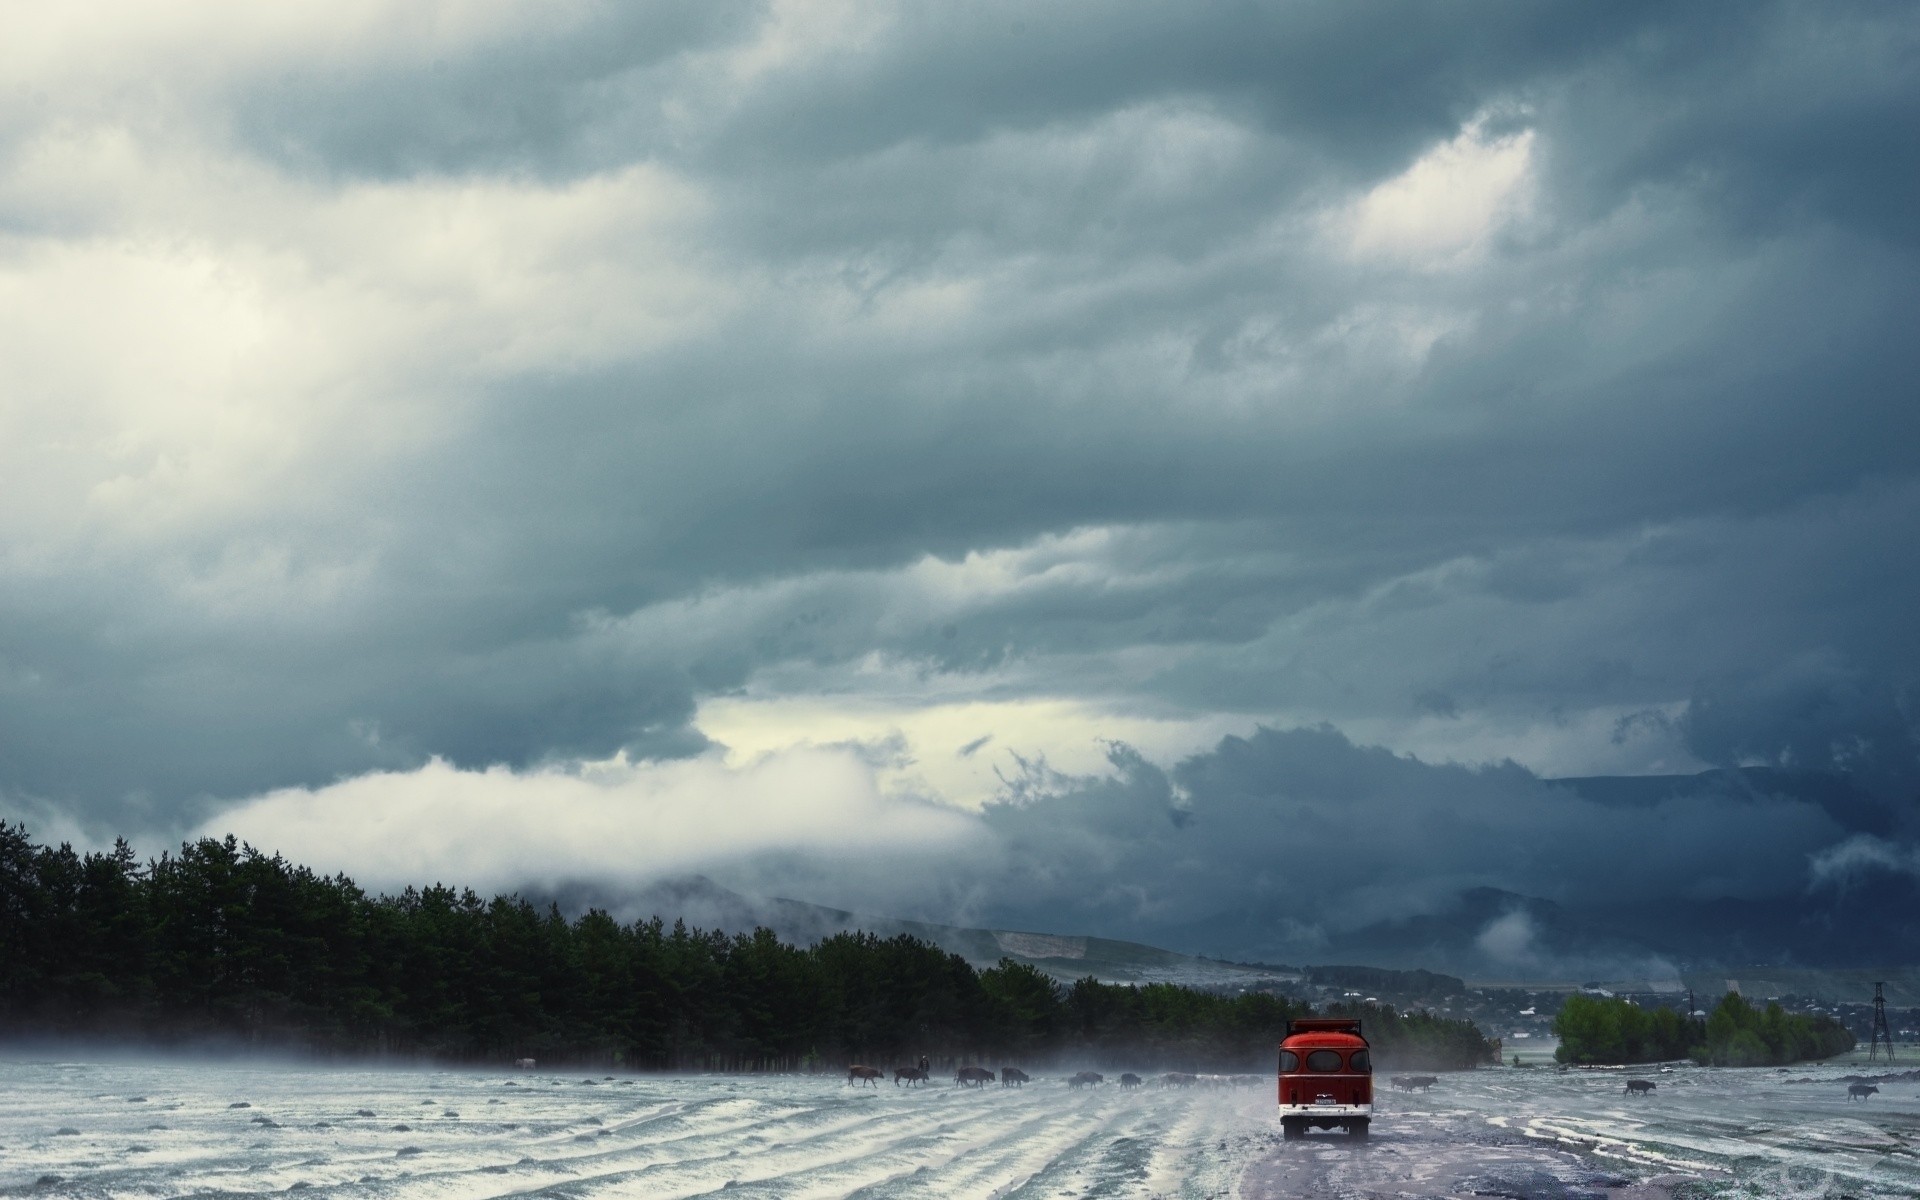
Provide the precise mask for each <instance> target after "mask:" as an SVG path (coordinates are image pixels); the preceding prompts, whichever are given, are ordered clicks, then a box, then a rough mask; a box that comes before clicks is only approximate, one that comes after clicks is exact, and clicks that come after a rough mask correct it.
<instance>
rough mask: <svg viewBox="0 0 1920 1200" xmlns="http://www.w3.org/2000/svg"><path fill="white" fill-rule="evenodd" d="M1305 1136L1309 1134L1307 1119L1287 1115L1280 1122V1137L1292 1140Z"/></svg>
mask: <svg viewBox="0 0 1920 1200" xmlns="http://www.w3.org/2000/svg"><path fill="white" fill-rule="evenodd" d="M1305 1136H1307V1123H1306V1122H1305V1121H1300V1120H1296V1119H1294V1118H1293V1117H1287V1118H1285V1119H1284V1120H1282V1121H1281V1122H1280V1137H1281V1138H1282V1139H1283V1140H1285V1141H1289V1142H1291V1141H1293V1140H1294V1139H1296V1138H1303V1137H1305Z"/></svg>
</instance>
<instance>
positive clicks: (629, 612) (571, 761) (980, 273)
mask: <svg viewBox="0 0 1920 1200" xmlns="http://www.w3.org/2000/svg"><path fill="white" fill-rule="evenodd" d="M8 24H9V28H10V32H9V36H8V37H7V38H5V39H0V81H4V82H0V811H4V812H6V813H7V814H9V815H10V816H11V817H13V818H14V819H17V820H23V821H25V822H27V823H28V825H29V827H30V828H31V829H32V830H33V831H34V832H35V833H36V834H37V835H39V836H42V837H71V838H74V839H76V840H77V841H80V842H82V843H85V844H99V843H101V842H102V841H110V840H111V838H112V837H113V836H114V835H116V834H126V835H128V836H129V837H131V838H132V839H133V840H134V841H135V842H136V844H138V845H140V846H141V847H142V848H143V849H146V850H150V851H157V850H158V849H159V848H161V847H162V846H164V845H165V844H166V842H167V841H168V840H169V839H173V838H178V837H181V836H186V835H190V834H194V833H198V832H210V833H224V832H227V831H229V830H231V831H234V832H237V833H239V834H241V835H242V836H245V837H247V838H249V839H251V840H253V841H254V842H255V843H257V844H260V845H262V846H266V847H270V848H273V849H278V850H281V851H284V852H285V853H287V854H288V855H290V856H292V857H295V858H298V859H301V860H303V861H308V862H313V863H315V864H316V865H322V866H326V867H329V868H339V869H344V870H347V871H349V872H351V873H355V874H356V875H358V876H360V877H363V878H364V879H366V881H368V882H369V883H372V884H377V885H379V884H390V883H401V882H408V881H414V880H419V879H424V878H428V877H438V878H447V879H457V880H462V881H471V882H474V883H475V884H484V885H489V886H502V887H508V886H518V885H520V884H524V883H529V882H540V881H547V882H552V881H558V880H564V879H567V878H576V877H589V876H590V877H596V878H604V879H609V880H615V881H628V882H641V881H644V880H646V879H649V878H656V877H659V876H661V875H666V874H673V873H680V872H687V871H695V870H704V871H711V872H718V873H719V874H721V875H722V876H725V875H726V874H727V872H729V871H732V872H733V873H734V876H735V877H742V878H744V877H752V878H758V879H763V880H771V881H775V882H778V883H780V884H782V885H783V886H786V887H788V888H789V889H790V890H795V891H800V890H806V891H807V892H808V895H807V898H810V899H820V900H824V901H828V902H839V903H853V902H856V901H857V902H860V903H864V904H867V905H869V906H883V905H884V906H886V907H887V908H889V909H890V910H892V911H897V912H901V913H911V914H915V915H923V916H924V915H933V916H938V915H942V914H945V915H955V916H957V915H964V914H974V915H981V916H983V919H984V917H986V916H992V915H993V914H994V913H996V912H999V913H1002V914H1005V913H1014V912H1017V913H1019V914H1021V915H1023V916H1024V918H1025V919H1027V920H1029V921H1032V922H1035V923H1041V922H1046V921H1055V920H1057V921H1059V922H1063V923H1070V924H1074V925H1075V926H1076V927H1077V928H1082V929H1085V930H1086V931H1091V932H1100V931H1102V930H1103V929H1114V930H1139V929H1145V928H1149V927H1166V928H1173V927H1176V926H1178V925H1179V924H1180V922H1191V921H1197V920H1202V919H1204V918H1206V917H1207V916H1208V915H1209V914H1211V913H1216V912H1221V911H1227V910H1232V909H1235V908H1237V907H1245V906H1246V905H1249V904H1255V903H1256V902H1257V905H1258V906H1260V907H1261V911H1262V912H1263V913H1266V914H1267V915H1266V917H1265V918H1263V919H1265V920H1267V921H1268V922H1269V923H1270V924H1273V925H1274V926H1275V927H1276V928H1284V929H1285V930H1293V931H1295V932H1297V933H1298V935H1299V943H1300V944H1301V945H1303V946H1312V945H1323V944H1326V943H1325V941H1324V939H1325V937H1326V935H1327V930H1328V929H1329V928H1336V927H1338V926H1340V925H1341V924H1342V923H1343V922H1344V923H1347V924H1352V923H1356V922H1360V921H1362V920H1385V919H1392V918H1395V917H1403V916H1406V915H1408V914H1411V913H1418V912H1420V911H1424V910H1426V909H1429V908H1432V907H1433V906H1437V905H1440V904H1442V903H1443V902H1444V900H1445V898H1446V897H1447V896H1450V895H1454V894H1457V893H1459V892H1460V891H1462V890H1463V889H1469V888H1476V887H1480V888H1485V887H1493V888H1500V889H1503V890H1507V891H1511V892H1514V893H1517V894H1523V895H1526V896H1537V897H1541V898H1544V899H1548V900H1553V901H1556V902H1566V903H1577V902H1580V901H1582V900H1583V899H1590V898H1592V897H1593V896H1595V895H1597V894H1599V893H1600V892H1601V891H1603V890H1604V889H1605V888H1606V887H1607V886H1609V882H1610V881H1615V880H1617V879H1619V878H1620V875H1619V871H1620V865H1619V864H1620V863H1622V862H1627V861H1631V862H1633V863H1635V864H1636V865H1634V866H1632V867H1631V868H1629V870H1630V872H1631V873H1632V874H1633V876H1634V878H1635V879H1637V880H1640V881H1641V883H1642V885H1643V886H1644V887H1645V888H1647V889H1652V891H1653V892H1654V893H1655V894H1662V893H1663V890H1664V892H1665V893H1670V894H1673V895H1675V896H1687V897H1692V898H1696V899H1713V898H1716V897H1745V898H1753V897H1765V896H1775V897H1777V896H1787V895H1794V894H1801V893H1804V892H1806V891H1807V889H1809V888H1814V889H1818V888H1820V887H1822V886H1827V885H1829V884H1831V882H1832V880H1833V879H1834V878H1835V877H1837V876H1844V875H1849V874H1858V873H1868V874H1871V873H1875V872H1878V873H1882V874H1885V873H1894V874H1901V873H1905V874H1909V875H1911V874H1914V873H1920V865H1916V864H1920V853H1916V849H1915V846H1916V842H1915V837H1916V835H1917V834H1920V821H1916V820H1915V819H1914V816H1915V808H1916V801H1920V622H1916V617H1915V614H1916V609H1917V607H1920V606H1917V605H1916V601H1917V600H1920V563H1917V562H1916V555H1915V545H1916V542H1917V541H1920V538H1916V533H1917V532H1920V403H1916V400H1917V399H1920V397H1917V396H1916V385H1915V380H1916V378H1920V337H1916V336H1915V334H1914V329H1915V327H1916V324H1917V323H1920V322H1917V320H1916V318H1920V270H1917V269H1916V268H1920V218H1916V197H1920V72H1916V71H1915V70H1914V69H1913V64H1914V63H1915V61H1916V52H1917V51H1920V16H1917V15H1916V14H1915V12H1914V10H1913V8H1912V6H1911V5H1907V4H1900V3H1884V4H1882V3H1847V2H1833V0H1822V2H1820V3H1811V2H1809V3H1754V4H1743V5H1699V6H1674V5H1669V4H1652V3H1633V2H1623V3H1612V4H1605V5H1585V6H1565V5H1539V4H1522V3H1499V2H1494V3H1483V4H1477V5H1471V6H1468V5H1434V4H1423V3H1419V4H1417V3H1405V4H1394V3H1367V2H1355V0H1330V2H1317V3H1307V2H1302V3H1279V2H1274V3H1238V2H1232V0H1202V2H1199V3H1190V4H1174V5H1168V4H1144V3H1125V2H1118V3H1111V4H1033V3H1031V2H1030V0H1023V2H1020V3H1006V4H996V3H979V4H968V5H951V6H918V5H879V4H864V3H853V2H847V3H842V2H839V0H808V2H791V3H782V2H773V3H733V2H731V0H701V2H700V3H696V4H684V5H667V4H623V3H604V4H597V3H584V2H559V3H552V4H544V5H524V4H521V5H515V4H505V3H493V2H485V3H461V4H452V3H448V4H436V3H431V2H428V0H418V2H412V3H386V2H382V0H360V2H355V3H346V4H342V3H329V4H319V3H285V4H274V5H264V6H263V5H257V4H241V3H229V2H224V0H204V2H199V3H194V4H190V5H169V6H162V7H157V8H156V7H154V6H152V5H144V4H134V3H119V4H108V5H106V6H104V7H102V6H91V7H90V8H89V9H88V10H87V11H85V12H81V11H78V10H69V9H63V8H62V7H60V6H39V7H38V8H36V9H33V10H31V11H26V10H23V11H22V12H20V13H16V14H13V15H12V16H10V17H9V19H8ZM1743 764H1744V765H1754V764H1764V765H1774V766H1790V767H1798V768H1812V769H1820V770H1835V771H1842V772H1846V773H1848V774H1849V775H1850V777H1851V779H1852V780H1853V781H1854V785H1856V786H1857V787H1858V788H1859V789H1861V790H1862V791H1863V792H1864V793H1865V794H1868V795H1870V796H1871V797H1873V798H1874V802H1875V803H1876V804H1878V805H1880V806H1881V810H1882V812H1883V817H1882V818H1880V819H1876V821H1874V822H1870V823H1867V824H1861V823H1859V822H1850V821H1849V820H1846V819H1843V818H1842V817H1836V816H1835V815H1834V813H1832V812H1829V811H1827V810H1825V809H1822V808H1821V807H1820V806H1819V805H1816V804H1811V803H1808V802H1806V801H1804V800H1796V799H1793V798H1791V797H1764V796H1763V797H1759V798H1756V799H1750V800H1747V801H1742V802H1740V803H1739V804H1735V805H1733V807H1731V808H1729V807H1728V805H1729V804H1731V803H1732V802H1729V801H1725V800H1724V798H1721V799H1713V798H1702V799H1697V800H1691V801H1690V800H1688V799H1687V798H1685V797H1682V798H1679V799H1675V800H1673V801H1672V802H1671V803H1663V804H1661V805H1654V806H1651V807H1647V806H1642V807H1639V808H1633V809H1620V808H1617V807H1615V808H1609V807H1607V806H1605V805H1595V804H1593V803H1590V802H1588V801H1585V800H1581V799H1579V798H1577V797H1574V796H1572V795H1571V794H1570V793H1567V792H1565V791H1564V790H1562V789H1556V788H1553V787H1550V786H1548V785H1547V784H1545V783H1543V782H1542V781H1543V780H1544V779H1549V778H1554V777H1560V776H1569V775H1600V774H1656V773H1685V772H1695V771H1701V770H1704V769H1706V768H1709V767H1715V766H1731V765H1743ZM1356 826H1360V827H1364V828H1365V830H1366V831H1367V835H1366V836H1367V839H1368V840H1369V842H1370V849H1369V850H1368V851H1367V854H1368V858H1367V859H1366V865H1365V866H1364V868H1362V869H1357V870H1353V871H1335V870H1331V869H1329V868H1327V867H1326V866H1325V864H1324V863H1321V864H1318V865H1315V864H1309V863H1305V862H1300V861H1284V862H1283V861H1282V860H1283V859H1285V858H1286V856H1284V855H1282V854H1281V853H1279V851H1278V850H1277V849H1276V847H1278V846H1280V845H1281V844H1283V843H1284V842H1285V841H1286V839H1288V838H1289V837H1292V836H1295V835H1298V834H1301V833H1302V832H1305V833H1307V834H1309V835H1310V836H1317V837H1326V838H1332V837H1335V836H1341V835H1344V834H1347V833H1349V832H1350V831H1351V830H1353V829H1354V828H1355V827H1356ZM1649 842H1657V843H1658V850H1657V852H1655V853H1652V854H1648V853H1646V852H1644V851H1643V850H1640V849H1636V847H1645V846H1646V845H1647V844H1648V843H1649ZM1515 846H1518V847H1519V849H1518V850H1514V849H1513V847H1515ZM996 903H997V904H999V905H1000V907H999V908H995V907H994V906H995V904H996ZM1096 927H1097V928H1096ZM1289 936H1291V935H1289ZM1315 939H1321V940H1320V941H1318V942H1316V941H1315Z"/></svg>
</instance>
